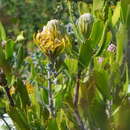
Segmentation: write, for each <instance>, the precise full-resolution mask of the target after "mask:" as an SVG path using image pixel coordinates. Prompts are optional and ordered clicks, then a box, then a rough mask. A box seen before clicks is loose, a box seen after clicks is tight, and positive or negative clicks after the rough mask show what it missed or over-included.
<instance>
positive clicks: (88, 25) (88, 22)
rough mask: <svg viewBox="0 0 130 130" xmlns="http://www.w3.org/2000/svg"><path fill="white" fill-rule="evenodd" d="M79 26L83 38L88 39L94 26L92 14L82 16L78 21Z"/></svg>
mask: <svg viewBox="0 0 130 130" xmlns="http://www.w3.org/2000/svg"><path fill="white" fill-rule="evenodd" d="M77 25H78V29H79V31H80V32H81V33H82V34H83V36H84V37H85V38H88V36H89V34H90V32H91V29H92V25H93V16H92V15H91V14H90V13H85V14H83V15H81V16H80V17H79V19H78V21H77Z"/></svg>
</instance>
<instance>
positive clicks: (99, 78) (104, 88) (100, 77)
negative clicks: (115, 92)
mask: <svg viewBox="0 0 130 130" xmlns="http://www.w3.org/2000/svg"><path fill="white" fill-rule="evenodd" d="M95 76H96V85H97V88H98V90H99V91H100V93H101V94H102V95H103V97H104V98H108V97H109V96H110V88H109V86H108V81H109V78H108V73H107V72H106V71H100V72H99V71H98V72H95Z"/></svg>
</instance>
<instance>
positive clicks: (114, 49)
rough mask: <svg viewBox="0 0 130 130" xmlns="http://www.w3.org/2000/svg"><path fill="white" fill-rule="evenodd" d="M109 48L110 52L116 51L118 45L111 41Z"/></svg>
mask: <svg viewBox="0 0 130 130" xmlns="http://www.w3.org/2000/svg"><path fill="white" fill-rule="evenodd" d="M107 50H108V51H109V52H115V51H116V45H114V44H112V43H111V44H110V45H109V46H108V48H107Z"/></svg>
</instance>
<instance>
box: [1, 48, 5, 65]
mask: <svg viewBox="0 0 130 130" xmlns="http://www.w3.org/2000/svg"><path fill="white" fill-rule="evenodd" d="M5 62H6V60H5V54H4V52H3V48H2V47H1V46H0V66H3V65H4V64H5Z"/></svg>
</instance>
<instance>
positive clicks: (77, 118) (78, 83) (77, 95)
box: [73, 72, 85, 130]
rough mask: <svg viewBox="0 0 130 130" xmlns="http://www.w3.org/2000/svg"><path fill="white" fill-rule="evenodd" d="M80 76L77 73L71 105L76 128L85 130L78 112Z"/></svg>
mask: <svg viewBox="0 0 130 130" xmlns="http://www.w3.org/2000/svg"><path fill="white" fill-rule="evenodd" d="M80 75H81V73H80V72H78V76H77V84H76V88H75V94H74V100H73V104H74V115H75V118H76V120H77V123H78V126H79V128H80V130H85V128H84V124H83V121H82V119H81V117H80V114H79V110H78V100H79V87H80Z"/></svg>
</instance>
